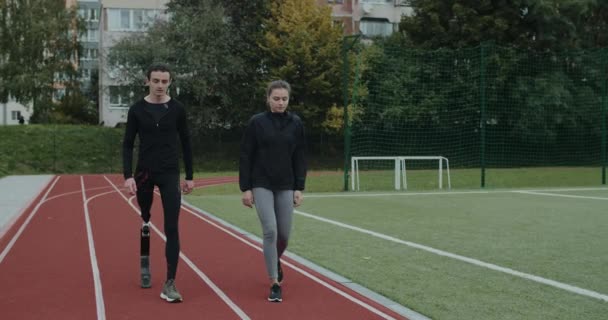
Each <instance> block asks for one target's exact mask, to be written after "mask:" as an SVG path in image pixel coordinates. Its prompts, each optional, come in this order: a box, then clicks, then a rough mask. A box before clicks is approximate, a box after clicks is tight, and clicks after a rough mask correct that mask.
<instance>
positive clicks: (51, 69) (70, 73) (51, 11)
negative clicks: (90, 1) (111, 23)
mask: <svg viewBox="0 0 608 320" xmlns="http://www.w3.org/2000/svg"><path fill="white" fill-rule="evenodd" d="M81 30H82V23H81V21H80V20H79V19H78V18H77V14H76V9H75V8H70V9H66V7H65V2H64V1H63V0H29V1H27V0H6V1H2V3H0V35H1V37H0V38H1V40H0V101H2V102H6V101H7V100H9V99H11V98H13V99H15V100H17V101H18V102H20V103H29V102H32V103H33V105H34V115H33V119H32V120H33V121H37V120H38V121H43V120H44V119H45V118H46V116H45V114H47V113H48V112H50V109H52V106H53V105H52V103H51V100H52V93H53V88H54V86H63V87H65V88H71V87H73V86H76V85H77V80H76V79H77V72H76V67H75V61H76V59H77V56H78V51H79V45H78V42H77V38H78V37H77V36H78V33H79V32H80V31H81ZM47 109H49V110H47Z"/></svg>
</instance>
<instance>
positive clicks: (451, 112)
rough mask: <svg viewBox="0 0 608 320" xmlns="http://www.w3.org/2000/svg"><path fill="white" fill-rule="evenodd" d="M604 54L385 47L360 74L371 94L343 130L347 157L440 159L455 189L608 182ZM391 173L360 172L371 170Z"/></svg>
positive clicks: (374, 164)
mask: <svg viewBox="0 0 608 320" xmlns="http://www.w3.org/2000/svg"><path fill="white" fill-rule="evenodd" d="M607 53H608V52H607V51H605V50H595V51H575V52H559V53H558V52H546V53H537V52H531V51H525V50H516V49H512V48H503V47H496V46H492V45H489V44H484V45H481V46H479V47H476V48H467V49H459V50H436V51H422V50H414V49H404V48H402V47H401V48H398V47H392V46H388V45H385V46H383V47H382V48H381V50H380V53H379V54H377V55H374V56H373V58H372V59H370V61H368V62H367V63H368V64H369V65H368V67H367V68H366V69H365V71H363V72H362V73H361V74H360V75H358V76H360V77H361V83H363V85H364V86H365V88H366V91H367V95H365V96H362V97H360V98H358V102H357V104H356V106H355V107H354V108H353V110H354V111H353V112H352V113H353V120H352V122H351V123H350V126H351V127H350V128H349V129H350V130H346V132H347V133H348V132H350V134H351V136H350V137H349V138H350V139H347V140H346V141H350V146H348V148H345V149H346V150H350V154H347V155H346V156H347V159H350V156H357V157H360V156H443V157H446V158H448V159H449V163H450V166H451V167H452V169H453V171H452V172H453V177H452V180H453V181H454V183H455V184H456V186H458V185H459V183H460V184H461V186H471V187H473V186H475V184H476V187H479V186H480V185H481V186H482V187H484V186H486V185H487V186H497V187H502V186H534V185H544V184H545V181H544V180H546V177H552V181H554V182H553V185H594V184H595V185H598V184H601V183H605V176H604V172H605V171H604V164H605V154H606V152H605V136H606V129H605V119H606V101H607V99H606V77H607V68H606V65H607V59H606V58H607ZM393 167H394V162H391V161H367V162H365V163H364V164H359V170H361V171H368V172H374V171H382V170H383V169H386V170H392V169H393ZM407 167H408V169H432V168H435V167H437V164H436V163H435V162H432V161H426V162H425V161H415V162H412V163H408V164H407ZM454 169H456V170H454ZM459 169H460V170H459ZM465 169H466V170H465ZM516 169H517V170H519V171H520V173H521V176H519V177H518V178H514V177H517V175H514V174H513V173H514V172H515V170H516ZM412 172H414V171H412ZM465 172H466V174H465ZM505 173H508V174H505ZM434 174H436V172H435V173H434ZM459 174H460V175H461V177H460V178H461V179H459V177H458V175H459ZM465 180H466V182H465ZM471 181H476V183H473V184H472V183H471Z"/></svg>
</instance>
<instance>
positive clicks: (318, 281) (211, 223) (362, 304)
mask: <svg viewBox="0 0 608 320" xmlns="http://www.w3.org/2000/svg"><path fill="white" fill-rule="evenodd" d="M182 208H184V210H186V211H188V212H190V213H191V214H192V215H194V216H195V217H197V218H199V219H201V220H203V221H205V222H206V223H208V224H210V225H212V226H214V227H216V228H218V229H220V230H222V231H224V232H225V233H227V234H229V235H231V236H233V237H234V238H236V239H237V240H239V241H241V242H243V243H245V244H247V245H248V246H250V247H252V248H254V249H256V250H258V251H260V252H263V250H262V248H260V247H259V246H258V245H257V244H252V243H251V242H249V241H247V240H246V239H244V238H243V237H241V236H239V235H237V234H236V233H234V232H232V231H231V230H228V229H227V228H225V227H224V226H221V225H219V224H217V223H215V222H214V221H211V220H209V219H207V218H205V217H202V216H201V215H200V214H199V213H198V212H196V211H197V210H200V211H201V212H203V213H204V214H205V215H210V214H209V213H207V212H205V211H203V210H201V209H198V208H192V209H191V208H189V207H188V206H185V205H182ZM282 264H285V265H287V266H289V267H291V268H292V269H294V270H296V271H298V272H300V273H301V274H303V275H304V276H306V277H308V278H309V279H311V280H313V281H314V282H316V283H318V284H320V285H322V286H324V287H326V288H327V289H329V290H331V291H333V292H334V293H337V294H338V295H340V296H342V297H344V298H346V299H347V300H349V301H351V302H353V303H355V304H358V305H359V306H361V307H363V308H365V309H367V310H368V311H370V312H372V313H374V314H376V315H378V316H380V317H382V318H384V319H391V320H395V318H393V317H391V316H390V315H388V314H386V313H384V312H382V311H380V310H378V309H376V308H374V307H373V306H371V305H369V304H367V303H365V302H363V301H361V300H359V299H357V298H355V297H353V296H351V295H349V294H348V293H346V292H344V291H342V290H340V289H338V288H336V287H334V286H332V285H331V284H329V283H327V282H325V281H323V280H322V279H320V278H318V277H316V276H314V275H312V274H310V273H308V272H307V271H305V270H303V269H300V268H299V267H297V266H295V265H293V264H291V263H289V262H288V261H283V262H282Z"/></svg>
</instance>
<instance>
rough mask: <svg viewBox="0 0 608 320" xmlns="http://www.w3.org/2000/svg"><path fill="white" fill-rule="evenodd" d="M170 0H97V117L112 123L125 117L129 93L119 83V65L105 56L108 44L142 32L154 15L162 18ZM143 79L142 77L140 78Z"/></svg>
mask: <svg viewBox="0 0 608 320" xmlns="http://www.w3.org/2000/svg"><path fill="white" fill-rule="evenodd" d="M169 1H170V0H129V1H124V0H101V15H100V21H99V30H100V38H99V54H98V58H99V121H100V123H103V124H104V125H105V126H110V127H114V126H116V125H118V124H120V123H125V122H126V121H127V111H128V108H129V103H130V100H131V99H130V98H131V97H130V96H125V95H124V93H122V92H121V90H120V87H121V85H123V84H124V79H123V77H122V74H121V70H120V68H116V67H113V66H110V65H109V63H108V60H107V57H108V54H109V52H110V50H111V48H112V47H113V46H114V45H115V44H116V43H117V42H118V41H120V40H121V39H122V38H124V37H126V36H129V35H132V34H134V33H141V32H145V31H146V29H147V27H148V26H149V25H150V24H152V23H153V22H154V20H156V19H166V13H165V11H166V5H167V3H168V2H169ZM142 82H143V79H142Z"/></svg>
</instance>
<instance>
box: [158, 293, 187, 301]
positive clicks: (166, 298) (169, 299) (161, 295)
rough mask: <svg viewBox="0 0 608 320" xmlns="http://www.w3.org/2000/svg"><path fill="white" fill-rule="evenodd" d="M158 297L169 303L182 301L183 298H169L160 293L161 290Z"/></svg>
mask: <svg viewBox="0 0 608 320" xmlns="http://www.w3.org/2000/svg"><path fill="white" fill-rule="evenodd" d="M160 298H161V299H163V300H165V301H167V302H170V303H178V302H182V301H184V299H182V298H179V299H171V298H169V297H168V296H167V295H165V294H164V293H162V292H161V294H160Z"/></svg>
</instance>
